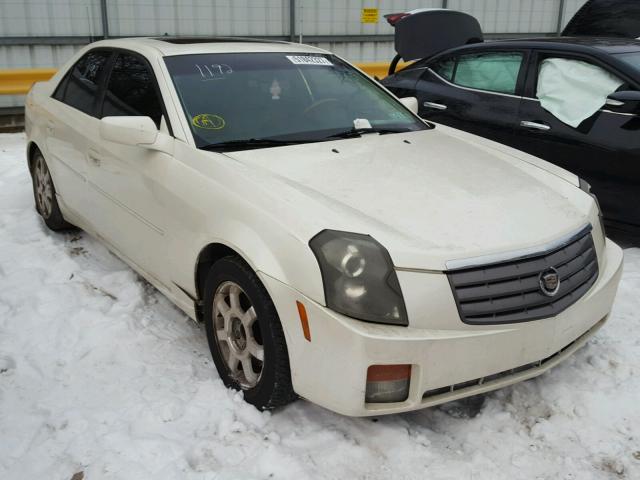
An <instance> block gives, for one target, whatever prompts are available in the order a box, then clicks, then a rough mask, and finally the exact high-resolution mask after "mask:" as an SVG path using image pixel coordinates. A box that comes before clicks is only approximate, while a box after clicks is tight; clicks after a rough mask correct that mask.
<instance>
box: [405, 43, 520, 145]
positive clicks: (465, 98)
mask: <svg viewBox="0 0 640 480" xmlns="http://www.w3.org/2000/svg"><path fill="white" fill-rule="evenodd" d="M476 50H477V49H476ZM526 59H527V51H526V50H505V51H482V52H476V51H474V52H463V53H454V54H452V55H446V56H444V57H440V58H438V59H436V60H435V61H433V62H430V63H429V64H427V66H426V68H424V72H423V73H422V75H421V77H420V79H419V80H418V82H417V84H416V94H417V97H418V105H419V114H420V116H422V117H423V118H426V119H428V120H433V121H434V122H439V123H443V124H445V125H449V126H451V127H454V128H459V129H461V130H466V131H468V132H471V133H474V134H476V135H480V136H483V137H486V138H489V139H491V140H495V141H498V142H501V143H505V144H507V145H511V144H513V142H514V139H513V135H514V131H515V126H516V121H517V116H518V110H519V107H520V100H521V97H520V93H521V89H522V85H523V82H524V78H525V76H524V75H525V72H524V70H525V68H524V66H525V65H526Z"/></svg>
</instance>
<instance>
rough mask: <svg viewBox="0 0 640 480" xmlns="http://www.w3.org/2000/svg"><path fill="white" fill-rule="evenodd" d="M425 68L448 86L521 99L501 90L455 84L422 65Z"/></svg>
mask: <svg viewBox="0 0 640 480" xmlns="http://www.w3.org/2000/svg"><path fill="white" fill-rule="evenodd" d="M424 68H425V69H426V70H429V71H430V72H431V73H433V74H434V75H435V76H436V77H437V78H439V79H440V80H442V81H443V82H444V83H446V84H447V85H449V86H450V87H455V88H459V89H461V90H468V91H470V92H477V93H488V94H490V95H499V96H501V97H508V98H516V99H518V100H520V99H522V97H520V96H518V95H512V94H510V93H501V92H492V91H491V90H480V89H479V88H472V87H463V86H462V85H457V84H455V83H453V82H450V81H449V80H447V79H446V78H444V77H441V76H440V75H439V74H437V73H436V72H434V71H433V70H432V69H431V67H424Z"/></svg>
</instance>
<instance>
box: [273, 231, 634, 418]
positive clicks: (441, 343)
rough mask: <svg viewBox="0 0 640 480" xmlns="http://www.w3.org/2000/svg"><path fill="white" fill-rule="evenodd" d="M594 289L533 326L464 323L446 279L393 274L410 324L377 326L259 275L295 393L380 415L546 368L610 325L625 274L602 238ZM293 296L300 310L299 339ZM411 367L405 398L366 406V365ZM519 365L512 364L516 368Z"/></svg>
mask: <svg viewBox="0 0 640 480" xmlns="http://www.w3.org/2000/svg"><path fill="white" fill-rule="evenodd" d="M599 263H600V275H599V277H598V280H597V282H596V283H595V284H594V285H593V287H592V288H591V289H590V290H589V291H588V292H587V293H586V294H585V295H584V296H583V297H582V298H581V299H580V300H579V301H578V302H576V303H575V304H574V305H572V306H571V307H570V308H568V309H567V310H565V311H563V312H562V313H561V314H559V315H557V316H555V317H551V318H545V319H542V320H535V321H531V322H525V323H518V324H506V325H488V326H477V325H476V326H474V325H467V324H464V323H462V321H461V320H460V317H459V314H458V312H457V310H456V306H455V301H454V299H453V295H452V292H451V289H450V287H449V284H448V282H447V279H446V276H445V275H442V274H430V273H416V272H398V273H399V279H400V283H401V286H402V290H403V292H404V294H405V299H406V300H407V307H408V310H409V318H410V323H411V325H410V326H409V327H397V326H389V325H377V324H372V323H366V322H361V321H358V320H354V319H351V318H347V317H345V316H342V315H340V314H337V313H335V312H333V311H331V310H329V309H327V308H326V307H324V306H322V305H320V304H318V303H316V302H314V301H312V300H310V299H309V298H307V297H305V296H304V295H302V294H301V293H300V292H298V291H297V290H295V289H293V288H291V287H289V286H288V285H285V284H284V283H282V282H279V281H278V280H275V279H274V278H272V277H269V276H267V275H265V274H263V273H260V278H261V280H262V282H263V283H264V285H265V286H266V288H267V290H268V291H269V293H270V295H271V298H272V299H273V301H274V303H275V306H276V309H277V310H278V313H279V315H280V320H281V322H282V325H283V329H284V332H285V336H286V339H287V347H288V350H289V358H290V365H291V375H292V381H293V387H294V390H295V391H296V392H297V393H298V394H299V395H300V396H302V397H304V398H306V399H308V400H310V401H312V402H314V403H317V404H318V405H321V406H323V407H326V408H328V409H330V410H333V411H335V412H338V413H341V414H345V415H352V416H366V415H380V414H388V413H397V412H405V411H410V410H416V409H420V408H424V407H429V406H432V405H437V404H440V403H444V402H448V401H451V400H456V399H459V398H462V397H466V396H470V395H476V394H479V393H483V392H487V391H490V390H494V389H497V388H501V387H504V386H506V385H510V384H513V383H516V382H519V381H522V380H525V379H528V378H532V377H535V376H537V375H540V374H542V373H543V372H545V371H546V370H548V369H550V368H552V367H553V366H555V365H557V364H558V363H559V362H561V361H562V360H563V359H565V358H566V357H568V356H569V355H571V354H572V353H573V352H574V351H576V350H577V349H578V348H580V347H581V346H582V345H583V344H584V343H585V342H586V341H587V340H588V338H589V337H590V336H591V335H593V334H594V333H595V331H596V330H597V329H598V328H600V327H601V326H602V324H603V323H604V322H605V321H606V319H607V317H608V315H609V312H610V311H611V306H612V304H613V300H614V297H615V293H616V290H617V286H618V283H619V281H620V276H621V274H622V250H621V249H620V248H619V247H618V246H617V245H615V244H614V243H613V242H611V241H609V240H607V242H606V245H605V246H604V248H603V249H602V250H601V256H600V262H599ZM296 301H299V302H301V303H303V304H304V305H305V307H306V311H307V317H308V322H309V330H310V334H311V340H310V341H307V340H306V339H305V338H304V333H303V330H302V328H301V323H300V319H299V316H298V310H297V307H296ZM385 364H411V365H412V368H411V378H410V387H409V397H408V398H407V400H405V401H403V402H396V403H375V404H374V403H365V389H366V374H367V369H368V367H369V366H371V365H385ZM514 369H515V370H514Z"/></svg>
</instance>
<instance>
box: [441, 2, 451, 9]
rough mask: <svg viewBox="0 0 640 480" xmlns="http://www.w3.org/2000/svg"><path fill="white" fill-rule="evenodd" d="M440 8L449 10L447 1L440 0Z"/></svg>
mask: <svg viewBox="0 0 640 480" xmlns="http://www.w3.org/2000/svg"><path fill="white" fill-rule="evenodd" d="M442 8H449V0H442Z"/></svg>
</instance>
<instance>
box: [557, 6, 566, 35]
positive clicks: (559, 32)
mask: <svg viewBox="0 0 640 480" xmlns="http://www.w3.org/2000/svg"><path fill="white" fill-rule="evenodd" d="M564 4H565V0H560V6H559V7H558V27H557V28H556V34H557V35H558V36H560V35H562V24H563V23H564V22H563V20H564Z"/></svg>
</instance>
